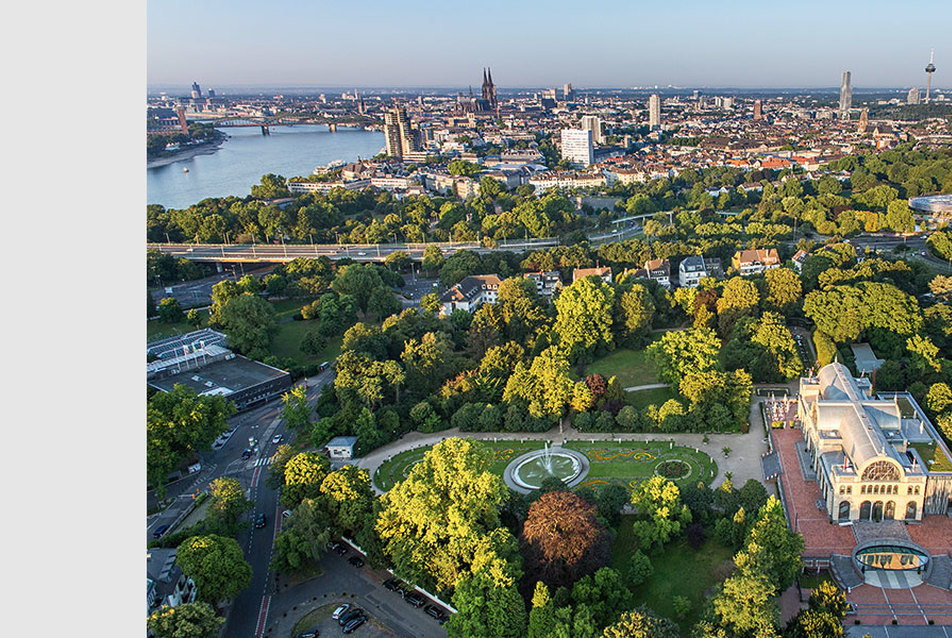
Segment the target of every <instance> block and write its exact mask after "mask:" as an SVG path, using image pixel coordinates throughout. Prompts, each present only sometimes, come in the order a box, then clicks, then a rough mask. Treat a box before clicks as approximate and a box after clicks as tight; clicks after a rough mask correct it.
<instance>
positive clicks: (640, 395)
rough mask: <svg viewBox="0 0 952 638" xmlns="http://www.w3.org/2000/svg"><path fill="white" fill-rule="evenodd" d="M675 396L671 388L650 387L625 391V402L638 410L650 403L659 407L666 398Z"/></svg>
mask: <svg viewBox="0 0 952 638" xmlns="http://www.w3.org/2000/svg"><path fill="white" fill-rule="evenodd" d="M677 398H678V395H677V393H676V392H675V391H674V390H672V389H671V388H652V389H650V390H636V391H634V392H626V393H625V403H627V404H628V405H631V406H634V407H636V408H638V409H640V410H644V409H645V408H647V407H648V406H649V405H652V404H654V405H656V406H658V407H659V408H660V407H661V406H662V405H664V402H665V401H667V400H668V399H677Z"/></svg>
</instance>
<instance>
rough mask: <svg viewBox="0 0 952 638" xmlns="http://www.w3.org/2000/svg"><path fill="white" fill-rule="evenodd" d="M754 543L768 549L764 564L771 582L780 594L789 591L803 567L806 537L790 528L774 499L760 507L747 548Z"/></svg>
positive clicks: (768, 500)
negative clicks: (802, 553)
mask: <svg viewBox="0 0 952 638" xmlns="http://www.w3.org/2000/svg"><path fill="white" fill-rule="evenodd" d="M752 543H753V544H757V545H759V546H760V547H762V548H764V549H765V552H764V555H763V556H762V558H763V562H762V565H763V568H764V570H765V571H766V573H767V576H768V578H769V579H770V582H771V583H773V584H774V586H775V587H776V589H777V590H778V591H784V590H786V589H787V587H789V586H790V585H792V584H793V581H794V580H795V579H796V577H797V574H799V573H800V569H801V568H802V567H803V562H802V560H801V559H800V552H801V551H803V537H802V536H800V534H797V533H796V532H793V531H791V530H790V528H789V527H788V526H787V519H786V517H785V516H784V513H783V507H782V506H781V505H780V501H778V500H777V498H776V497H774V496H771V497H770V498H769V499H767V503H766V504H765V505H764V506H763V507H762V508H760V513H759V514H758V516H757V522H756V523H754V526H753V528H751V530H750V534H749V536H748V540H747V544H748V545H750V544H752Z"/></svg>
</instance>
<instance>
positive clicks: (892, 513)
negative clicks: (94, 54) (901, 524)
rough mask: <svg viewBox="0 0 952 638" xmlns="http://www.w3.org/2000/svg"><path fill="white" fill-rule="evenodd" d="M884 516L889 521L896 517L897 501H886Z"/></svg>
mask: <svg viewBox="0 0 952 638" xmlns="http://www.w3.org/2000/svg"><path fill="white" fill-rule="evenodd" d="M883 517H884V518H885V519H886V520H887V521H891V520H892V519H894V518H896V502H895V501H889V502H888V503H886V511H885V512H884V513H883Z"/></svg>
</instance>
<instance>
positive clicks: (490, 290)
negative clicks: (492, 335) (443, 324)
mask: <svg viewBox="0 0 952 638" xmlns="http://www.w3.org/2000/svg"><path fill="white" fill-rule="evenodd" d="M501 283H502V280H501V279H499V276H498V275H471V276H469V277H466V278H464V279H463V281H461V282H459V283H458V284H456V285H455V286H453V287H452V288H450V289H449V290H447V291H446V292H444V293H443V294H442V295H441V296H440V303H441V304H442V308H441V309H440V314H441V315H449V314H451V313H452V312H453V311H454V310H465V311H466V312H469V313H473V312H475V311H476V309H478V308H479V307H480V306H481V305H483V304H484V303H496V299H497V297H498V296H499V284H501Z"/></svg>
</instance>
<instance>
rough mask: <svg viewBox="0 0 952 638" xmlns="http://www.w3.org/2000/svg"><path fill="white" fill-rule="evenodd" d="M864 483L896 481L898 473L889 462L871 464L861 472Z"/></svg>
mask: <svg viewBox="0 0 952 638" xmlns="http://www.w3.org/2000/svg"><path fill="white" fill-rule="evenodd" d="M863 480H864V481H898V480H899V471H898V470H897V469H896V466H895V465H893V464H892V463H890V462H889V461H876V462H875V463H871V464H870V465H869V467H867V468H866V470H865V471H864V472H863Z"/></svg>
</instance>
